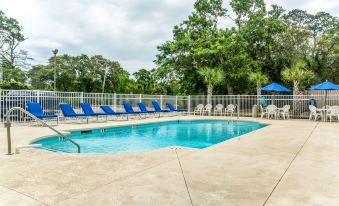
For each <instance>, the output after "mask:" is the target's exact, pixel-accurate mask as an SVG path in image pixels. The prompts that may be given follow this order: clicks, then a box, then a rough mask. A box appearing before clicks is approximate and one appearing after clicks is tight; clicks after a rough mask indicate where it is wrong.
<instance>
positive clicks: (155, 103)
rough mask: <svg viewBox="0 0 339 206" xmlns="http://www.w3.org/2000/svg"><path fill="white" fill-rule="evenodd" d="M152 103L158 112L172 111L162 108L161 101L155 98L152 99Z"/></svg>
mask: <svg viewBox="0 0 339 206" xmlns="http://www.w3.org/2000/svg"><path fill="white" fill-rule="evenodd" d="M152 105H153V107H154V109H155V111H156V112H172V111H171V110H165V109H161V107H160V105H159V103H158V102H157V101H155V100H153V101H152Z"/></svg>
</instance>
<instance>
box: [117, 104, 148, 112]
mask: <svg viewBox="0 0 339 206" xmlns="http://www.w3.org/2000/svg"><path fill="white" fill-rule="evenodd" d="M123 105H124V108H125V110H126V112H127V113H128V114H134V115H142V114H145V115H146V114H147V112H142V111H134V109H133V107H132V104H131V103H129V102H124V103H123Z"/></svg>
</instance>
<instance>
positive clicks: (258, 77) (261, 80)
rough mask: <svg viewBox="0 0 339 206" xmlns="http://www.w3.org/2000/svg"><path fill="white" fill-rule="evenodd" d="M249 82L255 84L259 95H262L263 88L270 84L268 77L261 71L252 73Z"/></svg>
mask: <svg viewBox="0 0 339 206" xmlns="http://www.w3.org/2000/svg"><path fill="white" fill-rule="evenodd" d="M249 80H250V81H251V82H253V83H255V85H256V88H257V95H261V86H262V85H263V84H266V83H268V77H267V75H265V74H263V73H262V72H260V71H256V72H251V73H250V75H249Z"/></svg>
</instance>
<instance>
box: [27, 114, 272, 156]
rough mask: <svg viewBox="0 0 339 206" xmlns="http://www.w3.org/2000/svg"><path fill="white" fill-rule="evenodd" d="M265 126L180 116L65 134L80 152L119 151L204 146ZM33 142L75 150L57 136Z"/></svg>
mask: <svg viewBox="0 0 339 206" xmlns="http://www.w3.org/2000/svg"><path fill="white" fill-rule="evenodd" d="M265 126H266V125H265V124H260V123H257V122H250V121H225V120H192V121H186V120H185V121H181V120H180V121H168V122H160V123H149V124H141V125H130V126H120V127H112V128H105V129H94V130H87V131H74V132H71V133H70V134H69V135H68V137H70V138H71V139H73V140H74V141H75V142H77V143H78V144H79V145H80V148H81V153H118V152H135V151H146V150H154V149H159V148H165V147H170V146H179V147H191V148H206V147H209V146H211V145H214V144H217V143H220V142H223V141H225V140H228V139H231V138H234V137H237V136H240V135H243V134H246V133H248V132H251V131H253V130H257V129H260V128H262V127H265ZM33 144H42V147H43V148H46V149H53V150H58V151H63V152H71V153H76V152H77V149H76V147H75V146H74V145H73V144H71V143H70V142H69V141H67V140H61V139H60V138H59V137H49V138H45V139H41V140H38V141H36V142H34V143H33Z"/></svg>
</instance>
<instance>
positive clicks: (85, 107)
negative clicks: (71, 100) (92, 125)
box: [80, 102, 107, 116]
mask: <svg viewBox="0 0 339 206" xmlns="http://www.w3.org/2000/svg"><path fill="white" fill-rule="evenodd" d="M80 107H81V109H82V111H84V113H85V114H87V115H90V116H100V115H107V113H105V112H94V110H93V108H92V106H91V105H90V104H89V103H87V102H82V103H80Z"/></svg>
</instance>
